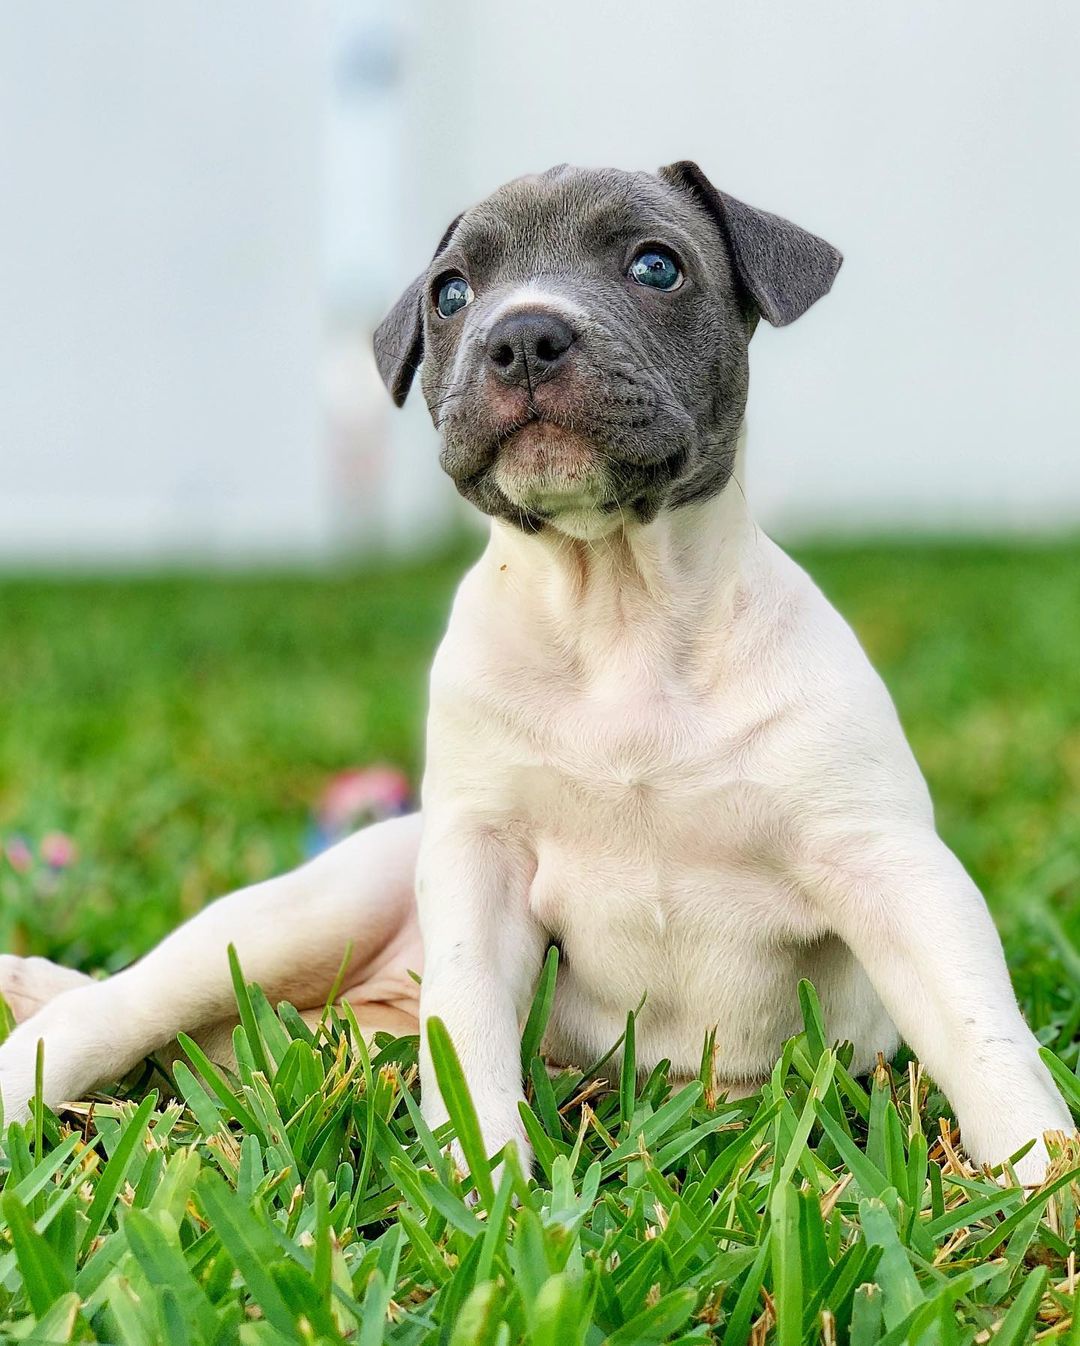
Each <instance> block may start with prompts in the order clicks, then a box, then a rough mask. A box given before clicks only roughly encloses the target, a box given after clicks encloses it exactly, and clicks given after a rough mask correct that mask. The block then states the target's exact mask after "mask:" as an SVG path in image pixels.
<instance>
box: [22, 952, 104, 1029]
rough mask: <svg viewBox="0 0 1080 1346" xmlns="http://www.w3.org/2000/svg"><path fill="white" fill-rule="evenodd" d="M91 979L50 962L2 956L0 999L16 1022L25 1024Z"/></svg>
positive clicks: (47, 960) (45, 959)
mask: <svg viewBox="0 0 1080 1346" xmlns="http://www.w3.org/2000/svg"><path fill="white" fill-rule="evenodd" d="M90 980H91V979H90V978H89V977H88V976H87V975H86V974H85V973H84V972H76V971H75V970H74V969H73V968H70V967H61V966H60V964H59V963H53V962H50V960H49V959H48V958H19V957H17V956H16V955H15V954H12V953H4V954H0V995H2V996H3V997H4V999H5V1001H6V1002H7V1004H8V1007H9V1008H10V1010H11V1012H12V1014H13V1015H14V1016H15V1022H16V1023H18V1024H21V1023H23V1022H24V1021H25V1020H26V1019H29V1018H30V1017H31V1016H32V1015H34V1014H36V1013H37V1012H38V1010H39V1009H41V1008H42V1007H43V1006H44V1005H47V1004H48V1003H49V1002H50V1001H51V1000H55V999H56V997H57V996H58V995H63V993H64V992H65V991H70V990H72V988H73V987H76V986H83V985H85V984H86V983H87V982H89V981H90Z"/></svg>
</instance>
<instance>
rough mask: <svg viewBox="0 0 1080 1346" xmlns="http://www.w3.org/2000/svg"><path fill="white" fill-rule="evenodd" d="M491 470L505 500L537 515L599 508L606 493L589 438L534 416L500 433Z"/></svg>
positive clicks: (605, 477)
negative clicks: (502, 433)
mask: <svg viewBox="0 0 1080 1346" xmlns="http://www.w3.org/2000/svg"><path fill="white" fill-rule="evenodd" d="M493 475H494V478H495V484H496V485H497V486H498V488H499V490H500V491H502V493H503V494H504V495H505V496H506V497H507V499H508V500H510V501H512V502H513V503H514V504H515V505H516V506H518V507H519V508H520V509H525V510H528V511H529V512H530V513H532V514H537V515H540V516H541V517H551V516H552V515H554V514H559V513H562V512H563V511H567V510H581V509H602V508H603V507H604V504H605V502H606V500H607V499H608V498H609V497H610V496H611V482H610V480H609V474H608V473H607V472H606V471H605V456H604V454H603V452H602V451H601V450H600V448H599V447H598V446H597V445H596V444H595V443H594V441H592V440H591V439H589V438H588V437H587V436H585V435H582V434H579V433H578V432H577V431H576V430H570V429H568V428H567V427H566V426H563V425H559V424H557V423H556V422H555V421H552V420H548V419H547V418H545V417H541V416H538V415H533V416H531V417H530V419H529V420H527V421H526V422H525V424H524V425H520V426H516V427H514V428H513V429H511V430H509V431H508V432H507V433H505V434H504V435H502V436H501V437H500V441H499V446H498V451H497V455H496V459H495V466H494V469H493Z"/></svg>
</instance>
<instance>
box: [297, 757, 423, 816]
mask: <svg viewBox="0 0 1080 1346" xmlns="http://www.w3.org/2000/svg"><path fill="white" fill-rule="evenodd" d="M408 804H409V782H408V779H407V777H406V776H405V774H404V772H401V771H398V769H397V768H396V767H392V766H369V767H363V768H360V769H354V770H352V771H342V772H340V773H339V774H338V775H337V776H335V777H334V778H333V780H331V781H330V783H329V784H328V785H327V787H326V789H325V790H324V791H323V796H322V799H321V800H320V801H319V820H320V822H321V823H322V826H323V827H324V828H326V829H327V830H328V831H330V832H336V831H337V830H338V829H339V828H342V827H348V826H349V825H351V824H354V823H355V822H356V820H358V819H359V818H363V817H371V818H389V817H392V816H393V815H395V814H398V813H404V811H405V810H406V808H407V807H408Z"/></svg>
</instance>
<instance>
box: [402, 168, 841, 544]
mask: <svg viewBox="0 0 1080 1346" xmlns="http://www.w3.org/2000/svg"><path fill="white" fill-rule="evenodd" d="M840 261H841V258H840V254H839V253H838V252H837V251H836V249H835V248H832V247H830V246H829V244H828V243H826V242H824V241H823V240H822V239H820V238H817V237H815V236H814V235H813V234H809V233H807V232H806V231H805V230H803V229H799V228H797V227H796V226H795V225H793V224H789V223H788V222H787V221H786V220H782V219H780V218H779V217H778V216H776V215H770V214H768V213H767V212H766V211H762V210H755V209H753V208H752V207H750V206H746V205H744V204H743V203H742V202H741V201H736V200H735V199H734V198H733V197H731V196H728V195H726V194H725V193H723V192H720V191H717V189H716V188H715V187H713V185H712V184H711V183H710V182H709V180H708V179H707V178H706V177H705V175H704V173H702V171H701V169H700V168H698V167H697V165H696V164H693V163H689V162H682V163H677V164H672V165H670V166H669V167H667V168H662V169H660V171H659V173H656V174H652V173H625V172H621V171H618V170H616V169H582V168H570V167H567V166H566V165H562V166H560V167H558V168H553V169H550V170H549V171H548V172H547V173H542V174H539V175H537V176H532V177H524V178H518V179H516V180H515V181H514V182H511V183H508V184H507V185H506V186H505V187H502V188H500V189H499V190H498V191H497V192H495V193H494V194H493V195H492V196H489V197H488V198H487V200H486V201H482V202H481V203H480V204H479V205H476V206H473V207H472V208H471V209H470V210H467V211H465V212H464V214H462V215H459V216H458V218H457V219H456V220H454V222H453V223H452V224H451V225H450V227H449V228H448V229H447V231H446V233H445V234H444V235H443V238H442V241H441V242H440V244H439V246H438V248H437V249H436V252H435V256H434V258H433V259H432V262H431V265H430V266H429V267H428V269H427V270H426V271H425V272H424V273H423V274H422V275H420V276H418V277H417V279H416V280H415V281H414V282H413V283H412V285H410V286H409V288H408V289H407V290H406V292H405V293H404V294H403V295H402V297H401V298H400V299H399V300H398V302H397V304H396V305H395V306H394V308H393V310H392V311H391V312H390V314H389V315H388V317H387V318H386V319H385V320H384V321H383V323H382V324H381V326H380V327H379V329H378V331H377V332H376V333H375V355H376V360H377V362H378V366H379V372H380V373H381V375H382V377H383V380H384V381H385V383H386V385H387V387H388V388H389V389H390V392H391V394H392V395H393V398H394V401H395V402H396V403H397V404H398V405H399V406H400V405H401V404H402V403H403V402H404V401H405V398H406V396H407V395H408V392H409V389H410V387H411V385H412V382H413V377H414V375H415V373H416V372H417V370H418V369H419V370H420V384H421V387H422V389H423V393H424V397H425V398H426V400H427V404H428V408H429V410H430V412H431V416H432V419H433V421H434V422H435V425H436V427H437V428H438V429H439V431H440V432H441V435H442V449H441V453H440V461H441V462H442V465H443V467H444V468H445V469H446V471H447V472H448V473H449V474H450V476H451V477H452V478H453V480H454V483H455V484H456V486H457V488H458V490H459V491H460V492H461V494H462V495H464V496H465V497H467V498H468V499H469V500H472V501H473V502H474V503H475V504H476V505H478V506H479V508H480V509H482V510H484V511H485V513H488V514H492V515H496V516H499V517H502V518H505V519H509V520H511V521H512V522H513V523H515V524H517V525H518V526H520V527H522V528H524V529H526V530H529V531H535V530H537V529H540V528H542V527H544V526H545V525H550V526H552V527H554V528H557V529H559V530H560V531H562V532H565V533H569V534H571V535H573V536H576V537H596V536H599V535H601V534H603V533H605V532H607V531H609V530H610V529H613V528H615V527H617V526H619V525H620V524H621V523H623V522H624V521H625V520H627V519H636V520H639V521H640V522H642V523H648V522H649V520H651V519H652V518H654V517H655V515H656V513H657V512H658V510H660V509H663V508H678V507H679V506H680V505H683V504H686V503H687V502H688V501H691V500H698V499H702V498H704V497H706V496H709V495H712V494H715V493H716V492H718V491H721V490H723V488H724V487H725V485H726V484H727V482H728V480H729V478H730V477H731V473H732V470H733V468H734V464H735V449H736V440H737V436H738V432H739V427H740V425H741V423H742V419H743V412H744V409H745V406H746V392H747V349H748V346H749V343H750V338H751V336H752V335H753V332H754V329H755V327H756V326H757V322H758V319H759V318H764V319H765V320H766V322H769V323H772V324H773V325H774V326H785V325H786V324H787V323H790V322H793V321H794V320H795V319H796V318H798V317H799V316H800V315H801V314H802V313H805V311H806V310H807V309H808V308H809V307H810V305H811V304H813V303H814V301H815V300H817V299H820V298H821V296H822V295H823V294H825V293H827V291H828V290H829V288H830V286H831V285H832V282H833V279H834V277H835V276H836V273H837V271H838V270H839V267H840Z"/></svg>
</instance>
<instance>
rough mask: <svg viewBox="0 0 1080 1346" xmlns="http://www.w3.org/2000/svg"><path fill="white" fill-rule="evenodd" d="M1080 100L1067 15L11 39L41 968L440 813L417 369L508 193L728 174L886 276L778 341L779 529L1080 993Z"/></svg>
mask: <svg viewBox="0 0 1080 1346" xmlns="http://www.w3.org/2000/svg"><path fill="white" fill-rule="evenodd" d="M1078 58H1080V10H1078V9H1077V7H1076V6H1074V5H1072V4H1070V3H1068V2H1067V0H1046V3H1044V4H1042V5H1040V6H1038V8H1037V9H1035V10H1033V9H1031V8H1030V7H1025V6H1020V5H1018V4H1015V3H1009V0H956V2H955V3H953V4H950V5H948V6H944V7H943V6H941V5H939V4H937V3H935V0H908V2H907V3H905V4H903V5H893V6H887V5H866V4H865V3H863V2H862V0H814V3H811V4H808V3H806V0H774V2H773V3H770V4H768V5H758V4H751V3H743V4H732V3H715V0H675V2H674V3H671V4H668V5H666V6H658V5H656V4H646V3H644V0H590V3H588V4H582V3H580V0H577V3H568V0H549V3H548V4H546V5H545V6H543V7H542V8H540V9H537V8H535V7H530V8H524V7H521V6H511V5H506V4H496V3H495V2H494V0H394V3H390V0H324V2H323V3H314V2H313V3H298V2H297V0H227V2H226V3H221V4H216V5H206V4H203V3H197V2H196V0H174V2H173V3H171V4H168V5H147V4H145V3H144V0H109V2H108V3H104V2H103V0H80V3H78V4H72V3H70V2H68V3H64V2H63V0H39V3H37V4H35V5H33V6H16V5H7V6H3V7H0V183H2V184H3V187H2V190H3V206H2V208H0V297H2V301H3V302H2V306H0V947H7V948H17V949H19V950H22V951H35V952H44V953H51V954H53V955H55V956H62V957H64V958H67V959H68V960H70V961H73V962H78V963H80V964H83V965H87V966H105V967H115V966H119V965H120V964H121V963H123V962H124V961H126V960H127V959H128V958H130V957H131V956H133V955H134V954H135V953H137V952H139V951H140V950H141V949H142V948H144V947H145V946H146V944H147V943H149V942H150V941H151V940H152V939H153V938H156V937H157V936H158V935H160V934H161V933H163V931H164V930H165V929H167V928H168V927H169V926H170V925H172V924H173V923H175V921H176V919H178V918H179V917H180V916H182V915H184V914H186V913H188V912H190V911H192V910H194V909H195V908H196V907H198V906H199V905H200V904H201V903H202V902H203V901H205V900H206V899H207V898H208V897H210V896H212V895H213V894H214V893H216V892H218V891H221V890H222V889H223V888H226V887H229V886H233V885H235V884H237V883H239V882H243V881H247V880H248V879H251V878H258V877H261V876H263V875H264V874H266V873H269V872H271V871H272V870H274V869H276V868H280V867H282V866H283V865H285V864H289V863H293V862H294V861H295V860H296V859H297V858H299V856H300V855H301V854H303V852H304V850H305V847H307V846H310V845H312V844H315V843H313V842H312V840H311V837H312V834H313V829H314V832H318V830H319V828H320V826H322V821H320V820H321V815H320V812H319V810H320V807H321V805H320V800H323V802H324V803H325V798H324V792H325V791H326V790H327V789H328V788H330V789H331V790H332V789H333V788H334V787H335V782H337V783H338V784H339V785H340V777H339V773H341V772H342V771H345V770H347V769H351V768H354V767H361V768H363V767H366V766H367V765H370V764H371V763H377V762H386V763H388V764H389V765H390V766H391V767H393V768H394V769H396V770H400V771H401V772H403V774H404V777H405V778H406V780H407V782H408V783H409V784H412V785H415V780H416V777H417V774H418V771H419V768H420V762H421V733H420V727H421V724H422V715H423V698H424V676H425V669H426V666H427V663H428V660H429V659H430V654H431V649H432V647H433V644H434V642H435V640H436V639H437V638H438V634H439V631H440V629H441V626H442V623H443V620H444V613H445V608H446V603H447V601H448V598H449V594H450V592H451V591H452V586H453V583H454V579H455V576H456V575H457V574H458V573H459V572H460V570H461V568H462V566H463V565H464V564H465V563H466V562H467V559H468V557H469V555H471V554H472V553H473V552H474V551H475V549H476V547H477V545H478V537H479V533H478V532H476V531H474V532H472V533H470V532H469V531H468V523H467V515H466V514H465V512H464V509H463V507H462V506H460V504H459V502H458V501H457V499H456V497H455V495H454V492H453V490H452V489H451V487H450V485H449V483H448V482H447V481H445V480H444V479H443V478H442V477H441V475H440V473H439V470H438V468H437V464H436V446H435V441H434V432H433V431H432V429H431V426H430V423H429V421H428V419H427V416H426V412H425V410H424V407H423V405H422V403H421V402H420V400H419V399H416V398H414V399H412V400H411V402H410V405H409V406H408V407H407V409H406V410H405V411H404V412H400V413H399V412H394V411H393V410H392V408H391V405H390V402H389V399H388V397H387V396H386V394H385V393H384V391H383V389H382V387H381V385H380V384H379V382H378V379H377V376H376V374H375V371H374V366H373V362H372V359H371V355H370V334H371V331H372V329H373V327H374V325H375V323H376V322H377V321H378V320H379V318H380V317H381V316H382V314H383V313H384V312H385V310H386V309H387V307H388V306H389V305H390V303H392V301H393V300H394V299H395V298H396V296H397V294H398V293H399V291H400V290H401V288H402V287H403V286H404V285H405V284H406V283H407V281H408V280H410V279H411V277H412V276H413V275H415V273H416V272H417V271H418V270H420V269H421V268H422V267H423V266H424V265H425V264H426V262H427V260H428V258H429V257H430V254H431V252H432V249H433V247H434V245H435V243H436V242H437V240H438V238H439V236H440V234H441V232H442V230H443V228H444V227H445V225H446V223H447V222H448V221H449V220H450V218H451V217H452V216H453V215H454V214H455V213H456V212H457V211H458V210H460V209H461V208H462V207H463V206H465V205H467V204H468V203H470V202H472V201H475V200H476V199H478V198H479V197H481V196H483V195H484V194H486V193H487V192H488V191H489V190H491V189H492V188H494V187H495V186H497V185H498V184H499V183H500V182H502V181H504V180H505V179H507V178H509V177H511V176H514V175H516V174H519V173H522V172H526V171H530V170H536V169H543V168H546V167H548V166H550V165H551V164H553V163H556V162H560V161H564V160H569V161H575V162H580V163H585V164H608V163H611V164H616V165H620V166H624V167H628V168H633V167H640V168H652V167H655V166H657V165H659V164H661V163H664V162H668V161H671V160H674V159H678V158H686V157H692V158H696V159H697V160H698V161H699V162H700V163H701V164H702V166H703V167H704V168H705V169H706V171H707V172H708V173H709V174H710V176H711V177H712V178H713V179H714V181H715V182H716V183H717V184H718V185H720V186H721V187H723V188H724V189H725V190H727V191H730V192H732V193H733V194H735V195H737V196H740V197H742V198H744V199H745V200H747V201H749V202H751V203H753V204H755V205H759V206H762V207H765V208H767V209H771V210H774V211H776V212H778V213H780V214H783V215H787V216H789V217H790V218H791V219H793V220H795V221H796V222H798V223H799V224H802V225H804V226H806V227H807V228H809V229H812V230H814V231H815V232H817V233H820V234H822V235H824V236H825V237H826V238H828V239H829V240H830V241H831V242H833V243H835V244H837V245H838V246H839V247H841V248H842V250H843V251H844V254H845V257H846V263H845V267H844V269H843V271H842V272H841V275H840V277H839V280H838V282H837V285H836V287H835V289H834V291H833V293H832V294H831V295H830V296H829V298H828V299H827V300H826V301H825V302H823V303H822V304H820V305H819V306H817V307H815V308H814V309H813V310H812V311H811V312H810V313H809V314H808V315H807V317H806V318H805V319H804V320H802V321H801V322H799V323H798V324H796V325H795V326H794V327H792V328H791V329H789V330H785V331H772V330H770V329H765V328H763V329H761V330H760V332H759V334H758V335H757V336H756V337H755V341H754V354H753V378H752V388H751V400H750V417H749V461H748V468H749V483H748V493H749V496H750V499H751V503H752V504H753V506H754V508H755V510H756V513H757V516H758V518H759V520H760V521H761V523H762V524H763V525H764V526H765V527H766V528H767V529H769V530H770V531H772V532H773V533H774V534H775V535H777V536H778V537H779V538H780V540H781V541H783V542H784V543H786V544H789V545H792V546H794V547H795V548H796V551H797V554H798V556H799V557H800V559H801V560H803V561H804V562H805V563H807V564H808V565H809V566H810V569H811V570H812V572H813V573H814V575H815V576H816V577H817V578H818V579H819V580H820V581H821V582H822V583H823V584H824V585H825V587H826V589H827V591H828V592H829V593H830V595H831V596H832V597H834V599H835V600H836V601H837V602H838V603H839V604H840V606H841V608H842V610H843V611H844V612H845V613H846V614H847V615H848V616H849V617H850V618H851V620H852V621H853V622H854V623H855V626H856V628H857V630H858V632H859V634H860V636H861V637H862V639H863V640H864V642H865V643H866V644H867V646H868V648H869V649H870V652H871V654H872V656H873V657H874V658H875V660H876V661H877V662H878V664H879V666H881V667H882V669H883V671H884V673H885V676H886V678H887V680H888V681H889V684H890V687H891V688H892V690H893V692H894V694H895V696H896V697H897V700H898V703H899V705H900V708H901V712H902V714H903V716H904V718H905V722H906V723H907V725H908V727H909V730H910V732H911V734H912V737H913V740H914V742H915V746H916V749H917V751H918V752H919V754H920V757H921V759H922V760H923V762H924V765H925V766H926V769H927V771H928V774H929V776H930V779H931V784H932V786H933V788H934V792H935V796H936V798H937V800H938V804H939V810H940V812H941V816H942V826H943V828H944V830H945V832H946V835H947V836H948V838H949V839H950V840H951V841H952V842H953V844H954V845H956V846H957V848H958V849H959V851H960V853H961V855H962V856H963V858H964V859H965V860H966V862H967V863H968V864H969V865H970V866H971V867H972V868H973V869H974V871H975V873H976V877H978V878H979V879H980V881H981V882H983V883H984V884H985V885H986V886H987V887H988V888H989V889H990V890H991V896H992V900H993V901H994V902H995V905H996V909H997V911H998V914H999V916H1001V917H1002V919H1003V920H1006V921H1007V920H1008V919H1009V913H1010V912H1012V913H1016V912H1025V913H1027V915H1026V916H1025V920H1026V921H1027V922H1028V924H1027V926H1025V929H1027V928H1030V929H1031V930H1036V929H1037V931H1038V932H1039V934H1038V939H1039V940H1040V941H1041V944H1040V947H1041V948H1052V947H1053V948H1056V947H1057V945H1056V944H1055V942H1054V941H1058V942H1059V943H1060V942H1061V941H1064V943H1063V944H1061V947H1062V948H1071V947H1072V945H1071V944H1070V943H1069V940H1070V939H1071V935H1068V934H1067V933H1063V927H1062V926H1061V925H1060V923H1059V924H1058V925H1057V926H1056V927H1053V922H1054V921H1058V922H1060V921H1061V920H1064V919H1065V916H1064V915H1062V913H1065V914H1066V915H1068V913H1071V912H1072V911H1073V908H1074V906H1075V902H1074V900H1073V897H1074V895H1075V891H1076V873H1077V857H1078V856H1080V822H1078V821H1077V820H1078V818H1080V727H1078V724H1077V720H1078V718H1080V671H1078V670H1080V631H1078V622H1080V617H1078V614H1080V577H1078V571H1080V565H1078V558H1080V548H1078V545H1077V542H1076V537H1077V530H1078V525H1080V452H1078V449H1080V443H1078V430H1077V427H1078V425H1080V414H1078V413H1080V407H1078V394H1077V387H1078V380H1077V373H1076V370H1077V364H1078V356H1080V340H1078V325H1077V314H1078V313H1080V263H1078V260H1077V249H1076V221H1077V216H1078V210H1080V183H1078V175H1077V167H1076V165H1077V142H1078V132H1080V84H1078V82H1077V80H1076V78H1075V72H1076V69H1077V66H1078ZM328 783H329V784H328ZM403 788H408V785H406V786H405V787H403ZM391 793H392V792H391ZM389 806H390V805H388V804H386V801H385V800H384V801H383V802H382V803H376V804H373V805H372V807H373V808H374V807H389ZM13 856H14V858H12V857H13ZM5 857H6V858H5ZM1036 899H1037V900H1036ZM1070 903H1071V904H1072V905H1070ZM120 906H122V907H123V908H124V911H125V915H126V917H127V919H126V920H125V921H124V922H123V923H122V924H121V925H120V926H119V927H118V925H117V922H116V919H115V913H116V910H117V908H118V907H120ZM1036 908H1038V911H1039V912H1041V913H1042V915H1039V917H1038V922H1042V923H1041V924H1039V923H1038V922H1037V923H1036V924H1035V925H1032V924H1031V922H1032V921H1033V920H1034V919H1035V918H1034V917H1032V916H1031V915H1030V913H1031V912H1032V911H1034V910H1035V909H1036ZM1054 911H1056V912H1057V913H1058V914H1057V915H1056V916H1055V915H1054V914H1053V912H1054ZM1047 913H1049V914H1047ZM1068 919H1069V920H1071V919H1072V917H1071V916H1069V917H1068ZM1047 921H1049V922H1050V925H1047V924H1046V922H1047ZM1052 928H1053V929H1056V931H1057V933H1056V934H1055V933H1053V929H1052ZM1048 930H1050V931H1051V933H1050V934H1047V931H1048ZM1074 956H1075V957H1076V958H1077V962H1076V963H1075V964H1074V965H1073V967H1074V970H1076V968H1080V955H1074ZM1078 1013H1080V1011H1078Z"/></svg>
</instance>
